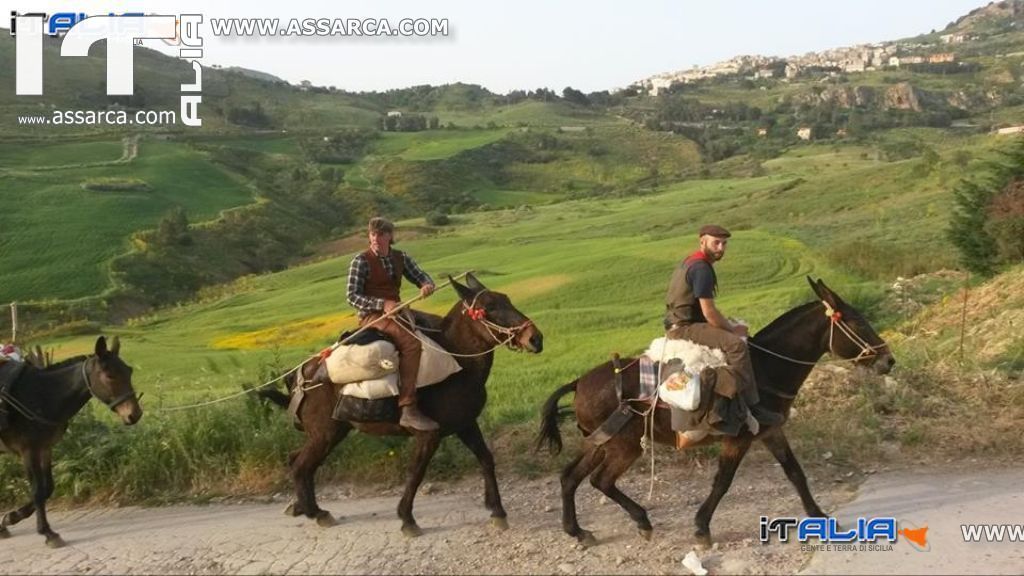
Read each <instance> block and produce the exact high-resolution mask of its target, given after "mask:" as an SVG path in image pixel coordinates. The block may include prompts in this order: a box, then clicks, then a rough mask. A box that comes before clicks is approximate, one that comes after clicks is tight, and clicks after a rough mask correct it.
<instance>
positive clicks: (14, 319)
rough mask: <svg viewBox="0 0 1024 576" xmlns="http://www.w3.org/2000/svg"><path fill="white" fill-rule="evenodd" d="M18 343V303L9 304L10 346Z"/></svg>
mask: <svg viewBox="0 0 1024 576" xmlns="http://www.w3.org/2000/svg"><path fill="white" fill-rule="evenodd" d="M17 343H18V303H17V302H11V344H17Z"/></svg>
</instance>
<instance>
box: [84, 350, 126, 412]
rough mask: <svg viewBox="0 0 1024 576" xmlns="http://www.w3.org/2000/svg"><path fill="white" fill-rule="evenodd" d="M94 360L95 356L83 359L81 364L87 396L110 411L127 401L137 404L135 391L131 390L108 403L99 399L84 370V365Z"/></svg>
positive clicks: (86, 371) (87, 373) (87, 372)
mask: <svg viewBox="0 0 1024 576" xmlns="http://www.w3.org/2000/svg"><path fill="white" fill-rule="evenodd" d="M95 359H96V356H90V357H89V358H86V359H85V362H82V378H83V379H84V380H85V388H86V389H87V390H88V391H89V394H91V395H92V397H93V398H95V399H97V400H99V401H100V402H103V403H104V404H106V405H107V407H108V408H110V409H111V410H114V409H116V408H117V407H118V406H120V405H121V404H124V403H125V402H127V401H129V400H135V401H136V402H138V398H137V397H136V396H135V391H134V390H131V389H129V391H128V392H125V393H124V394H122V395H120V396H118V397H117V398H114V399H113V400H111V401H109V402H108V401H106V400H104V399H103V398H101V397H100V395H99V394H97V393H96V391H95V390H93V389H92V382H91V381H90V380H89V371H88V370H86V368H85V365H86V364H88V363H89V362H90V361H91V360H95Z"/></svg>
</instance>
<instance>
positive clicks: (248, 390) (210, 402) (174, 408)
mask: <svg viewBox="0 0 1024 576" xmlns="http://www.w3.org/2000/svg"><path fill="white" fill-rule="evenodd" d="M316 356H317V354H314V355H313V356H310V357H309V358H306V359H305V360H303V361H302V362H300V363H299V364H298V366H296V367H295V368H292V369H291V370H289V371H287V372H285V373H283V374H281V375H280V376H278V377H277V378H274V379H273V380H268V381H266V382H264V383H263V384H260V385H259V386H256V387H255V388H246V389H244V390H242V391H241V392H236V393H235V394H231V395H229V396H224V397H222V398H217V399H215V400H207V401H206V402H197V403H195V404H184V405H181V406H171V407H169V408H160V409H159V410H158V411H160V412H178V411H180V410H189V409H192V408H202V407H204V406H212V405H213V404H219V403H221V402H225V401H227V400H233V399H235V398H238V397H239V396H245V395H246V394H249V393H251V392H254V391H256V390H262V389H264V388H266V387H267V386H270V385H271V384H274V383H276V382H279V381H280V380H282V379H284V377H285V376H287V375H289V374H291V373H292V372H294V371H296V370H299V369H301V368H302V366H303V365H304V364H305V363H306V362H309V361H310V360H312V359H313V358H316Z"/></svg>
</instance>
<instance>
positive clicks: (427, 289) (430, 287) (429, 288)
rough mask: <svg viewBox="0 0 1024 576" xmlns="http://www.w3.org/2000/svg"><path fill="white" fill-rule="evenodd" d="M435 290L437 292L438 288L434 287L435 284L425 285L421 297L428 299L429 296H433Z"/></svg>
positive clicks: (421, 287)
mask: <svg viewBox="0 0 1024 576" xmlns="http://www.w3.org/2000/svg"><path fill="white" fill-rule="evenodd" d="M434 290H437V288H436V287H434V285H433V284H424V285H423V286H420V296H422V297H423V298H426V297H427V296H430V295H431V294H433V293H434Z"/></svg>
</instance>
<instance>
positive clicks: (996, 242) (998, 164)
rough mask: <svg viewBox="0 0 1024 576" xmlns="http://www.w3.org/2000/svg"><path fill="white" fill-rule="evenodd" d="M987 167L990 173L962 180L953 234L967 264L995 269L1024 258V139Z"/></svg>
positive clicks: (986, 271)
mask: <svg viewBox="0 0 1024 576" xmlns="http://www.w3.org/2000/svg"><path fill="white" fill-rule="evenodd" d="M982 170H983V171H984V173H986V174H987V178H985V179H984V180H981V181H977V180H967V179H964V180H961V181H960V183H959V184H957V186H956V188H954V190H953V202H954V209H953V211H952V213H951V214H950V222H949V224H950V226H949V239H950V241H951V242H952V243H953V244H954V245H955V246H956V247H957V249H958V250H959V251H960V261H961V262H962V263H963V265H964V267H966V268H967V269H968V270H971V271H972V272H977V273H979V274H983V275H991V274H993V273H995V271H996V270H997V268H998V267H999V266H1000V265H1003V264H1008V263H1019V262H1021V261H1022V260H1024V140H1018V142H1017V143H1016V144H1014V145H1013V146H1012V147H1011V148H1010V149H1009V150H1007V151H1005V152H1003V154H1002V159H1001V160H995V161H990V162H987V163H986V164H985V166H984V168H983V169H982Z"/></svg>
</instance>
